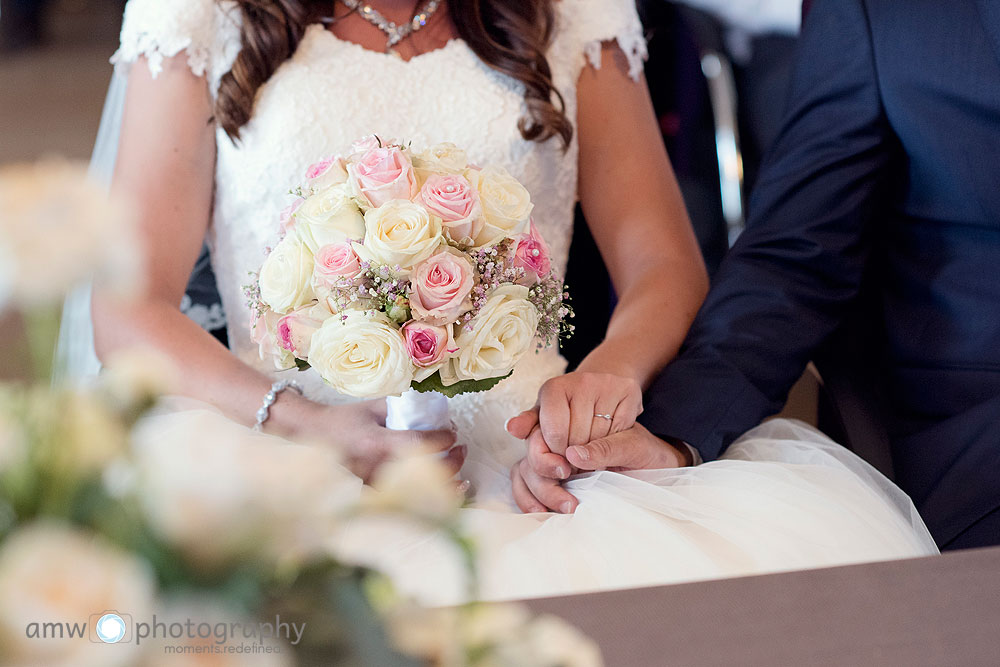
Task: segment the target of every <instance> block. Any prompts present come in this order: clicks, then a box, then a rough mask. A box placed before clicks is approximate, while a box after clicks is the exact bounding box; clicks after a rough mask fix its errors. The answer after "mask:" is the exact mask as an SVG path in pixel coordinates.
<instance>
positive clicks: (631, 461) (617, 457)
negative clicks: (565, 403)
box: [566, 424, 693, 471]
mask: <svg viewBox="0 0 1000 667" xmlns="http://www.w3.org/2000/svg"><path fill="white" fill-rule="evenodd" d="M566 458H567V460H568V461H569V462H570V463H571V464H572V465H573V466H575V467H577V468H579V469H581V470H616V471H621V470H660V469H663V468H681V467H684V466H689V465H691V464H692V463H693V462H692V460H691V452H690V451H688V450H687V449H686V448H683V447H675V446H674V445H672V444H670V443H669V442H666V441H665V440H661V439H660V438H657V437H656V436H655V435H653V434H652V433H650V432H649V431H647V430H646V429H645V428H644V427H643V426H642V425H640V424H636V425H635V426H633V427H632V428H630V429H628V430H627V431H622V432H621V433H613V434H611V435H608V436H607V437H604V438H599V439H597V440H594V441H592V442H588V443H587V444H585V445H574V446H572V447H570V448H569V449H567V450H566Z"/></svg>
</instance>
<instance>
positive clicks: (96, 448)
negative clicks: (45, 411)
mask: <svg viewBox="0 0 1000 667" xmlns="http://www.w3.org/2000/svg"><path fill="white" fill-rule="evenodd" d="M52 398H54V399H55V401H53V402H52V403H51V405H49V406H48V408H49V409H50V410H53V411H54V412H53V417H54V418H57V419H59V420H60V429H59V431H58V432H57V433H58V435H57V440H58V441H57V442H55V443H52V445H49V446H52V447H54V450H53V451H52V452H51V455H52V457H53V462H55V463H57V464H58V466H59V467H60V468H61V469H62V470H66V471H70V470H72V471H74V472H76V473H77V474H79V475H87V474H89V473H96V472H99V471H101V470H102V469H103V468H104V466H106V465H108V464H109V463H111V462H112V461H114V460H115V459H117V458H119V457H121V456H123V455H124V454H125V453H126V452H127V451H128V430H127V428H126V426H125V424H123V423H122V421H121V419H119V417H118V415H116V414H114V413H113V412H112V411H111V410H110V409H109V408H108V406H107V405H105V404H104V403H103V402H101V400H100V399H99V397H98V396H96V395H94V394H92V393H89V392H85V391H74V392H70V393H67V394H65V398H64V399H63V400H60V396H59V395H58V394H57V395H55V396H53V397H52ZM38 399H39V400H40V401H45V400H46V397H45V396H44V395H43V394H39V396H38ZM55 411H57V412H55Z"/></svg>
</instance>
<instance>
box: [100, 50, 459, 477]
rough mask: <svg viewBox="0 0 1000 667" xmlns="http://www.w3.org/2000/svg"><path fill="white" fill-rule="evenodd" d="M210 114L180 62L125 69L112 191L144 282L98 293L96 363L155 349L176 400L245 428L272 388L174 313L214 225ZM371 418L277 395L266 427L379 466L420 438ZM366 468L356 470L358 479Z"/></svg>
mask: <svg viewBox="0 0 1000 667" xmlns="http://www.w3.org/2000/svg"><path fill="white" fill-rule="evenodd" d="M212 116H213V111H212V101H211V97H210V95H209V91H208V85H207V82H206V80H205V79H204V78H201V77H197V76H195V75H194V74H193V73H192V72H191V70H190V69H189V68H188V66H187V62H186V56H185V55H184V54H182V55H180V56H178V57H175V58H172V59H168V60H166V61H165V62H164V71H163V72H162V73H161V74H160V75H159V76H158V77H157V78H156V79H155V80H154V79H153V77H152V76H151V75H150V72H149V68H148V66H147V65H146V63H145V62H144V61H140V62H137V63H136V64H134V65H133V66H132V70H131V73H130V75H129V83H128V93H127V98H126V102H125V112H124V118H123V120H122V128H121V140H120V144H119V151H118V161H117V164H116V166H115V174H114V180H113V185H112V189H113V190H114V191H116V192H117V193H119V194H121V195H123V196H124V197H126V198H127V199H128V200H130V201H131V202H132V203H133V204H134V205H135V207H136V213H137V214H138V218H139V220H140V221H141V224H140V237H141V240H142V244H143V245H142V251H143V254H144V258H145V262H146V264H145V276H146V280H145V285H144V286H143V288H142V291H141V293H140V295H139V298H138V299H130V300H128V301H121V300H118V299H116V298H115V297H113V296H111V295H110V294H109V293H107V292H102V291H101V289H100V287H99V286H98V287H97V289H95V294H94V300H93V314H94V334H95V345H96V348H97V352H98V356H100V357H101V358H106V357H107V356H108V355H109V354H112V353H113V352H114V351H115V350H118V349H122V348H127V347H131V346H135V345H146V346H152V347H154V348H156V349H158V350H159V351H161V352H163V353H165V354H166V355H167V356H168V357H169V358H171V359H172V360H173V361H174V362H175V363H176V365H177V367H178V368H180V369H182V370H183V372H182V373H181V374H180V382H181V386H180V387H178V390H179V392H180V393H182V394H184V395H187V396H192V397H194V398H197V399H200V400H203V401H205V402H208V403H211V404H213V405H215V406H216V407H218V408H219V409H221V410H222V411H223V412H225V413H226V414H227V415H229V416H230V417H232V418H233V419H235V420H237V421H240V422H242V423H245V424H252V423H253V422H254V415H255V413H256V411H257V409H258V408H259V407H260V405H261V401H262V400H263V397H264V394H265V393H267V391H268V389H269V388H270V386H271V380H270V379H269V378H267V377H266V376H265V375H263V374H261V373H258V372H257V371H255V370H254V369H252V368H250V367H249V366H247V365H245V364H244V363H242V362H241V361H240V360H239V359H237V358H236V357H235V356H234V355H233V354H231V353H230V352H229V350H227V349H226V348H225V347H224V346H223V345H222V344H221V343H219V342H218V341H217V340H216V339H215V338H214V337H213V336H212V335H210V334H209V333H208V332H206V331H204V330H203V329H201V327H199V326H198V325H197V324H195V323H194V322H192V321H191V320H190V319H188V318H187V317H186V316H185V315H184V314H182V313H181V312H180V309H179V304H180V302H181V298H182V297H183V295H184V291H185V288H186V286H187V282H188V278H189V277H190V274H191V271H192V269H193V267H194V263H195V261H196V260H197V256H198V252H199V250H200V248H201V245H202V242H203V240H204V238H205V233H206V230H207V229H208V224H209V220H210V217H211V210H212V197H213V186H214V172H215V155H216V145H215V123H214V121H213V118H212ZM248 335H249V334H248ZM378 412H379V408H378V407H377V406H376V405H374V404H365V405H363V406H352V407H344V408H331V407H326V406H322V405H319V404H317V403H313V402H311V401H309V400H306V399H304V398H302V397H300V396H298V395H297V394H296V393H295V392H284V393H283V394H282V395H281V397H280V399H279V400H278V401H277V403H276V404H275V405H274V407H273V408H272V410H271V419H270V421H269V422H268V425H269V427H270V428H272V429H274V430H276V431H278V432H283V433H286V434H296V433H298V434H302V435H319V436H323V437H325V438H329V436H330V434H331V433H333V432H337V433H339V434H344V435H345V437H346V441H345V442H344V443H342V444H344V445H345V446H346V447H350V448H351V449H352V450H353V451H351V452H350V453H351V454H352V455H354V456H356V457H358V458H365V457H366V456H367V455H368V454H372V456H373V457H375V458H377V457H378V456H380V454H378V453H377V452H376V450H381V451H384V449H385V448H386V447H387V446H394V445H398V444H400V443H399V442H397V441H398V440H404V441H406V442H407V444H412V443H411V442H410V441H414V440H416V439H418V438H420V437H421V436H418V435H416V434H413V433H410V432H403V433H398V434H397V433H394V432H389V431H386V429H384V428H382V426H381V424H380V423H379V419H380V417H381V418H384V414H383V415H381V416H380V415H379V414H378ZM451 443H452V439H451V436H450V435H448V434H431V435H430V436H428V437H427V438H426V442H425V443H424V444H428V445H431V446H435V445H436V446H437V447H438V448H447V446H450V445H451ZM364 467H365V466H364V464H363V462H359V468H360V469H361V470H362V472H364Z"/></svg>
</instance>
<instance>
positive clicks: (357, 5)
mask: <svg viewBox="0 0 1000 667" xmlns="http://www.w3.org/2000/svg"><path fill="white" fill-rule="evenodd" d="M340 1H341V2H342V3H344V4H345V5H347V7H348V8H349V9H356V10H358V16H360V17H361V18H363V19H364V20H366V21H368V22H369V23H371V24H372V25H373V26H375V27H376V28H378V29H379V30H381V31H382V32H384V33H385V34H386V38H387V39H386V43H385V52H386V53H395V51H394V50H393V48H392V47H394V46H396V45H397V44H399V43H400V42H401V41H403V40H404V39H406V38H407V37H409V36H410V35H412V34H413V33H415V32H416V31H418V30H420V29H421V28H423V27H424V26H425V25H427V21H429V20H430V18H431V16H433V15H434V12H436V11H437V10H438V7H440V6H441V0H429V1H428V2H427V4H426V5H424V8H423V9H422V10H420V11H419V12H417V15H416V16H414V17H413V18H412V19H410V20H409V21H407V22H406V23H403V24H401V25H397V24H396V23H395V22H394V21H390V20H389V19H387V18H386V17H384V16H382V14H381V13H380V12H379V11H378V10H377V9H375V8H374V7H372V6H371V5H369V4H367V3H364V2H361V1H360V0H340Z"/></svg>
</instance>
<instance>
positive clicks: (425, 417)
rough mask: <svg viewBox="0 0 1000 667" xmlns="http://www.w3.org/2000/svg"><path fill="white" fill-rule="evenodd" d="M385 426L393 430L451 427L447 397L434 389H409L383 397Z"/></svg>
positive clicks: (438, 429)
mask: <svg viewBox="0 0 1000 667" xmlns="http://www.w3.org/2000/svg"><path fill="white" fill-rule="evenodd" d="M385 404H386V417H385V426H386V428H390V429H392V430H394V431H447V430H450V429H451V418H450V417H449V416H448V398H447V397H446V396H445V395H444V394H439V393H438V392H436V391H428V392H419V391H416V390H413V389H410V390H409V391H407V392H404V393H403V394H402V395H401V396H389V397H387V398H386V399H385Z"/></svg>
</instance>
